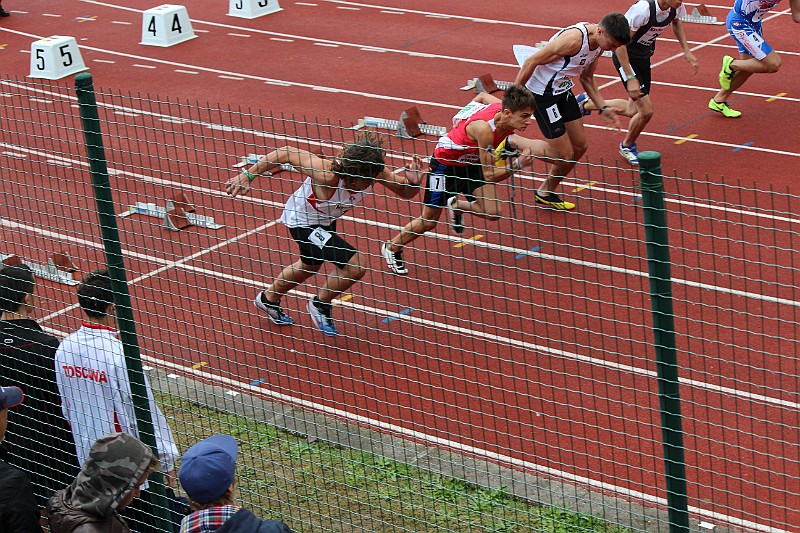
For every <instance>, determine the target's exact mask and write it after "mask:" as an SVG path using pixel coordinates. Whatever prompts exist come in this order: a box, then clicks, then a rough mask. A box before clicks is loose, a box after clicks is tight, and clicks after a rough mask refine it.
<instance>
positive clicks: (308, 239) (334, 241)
mask: <svg viewBox="0 0 800 533" xmlns="http://www.w3.org/2000/svg"><path fill="white" fill-rule="evenodd" d="M317 229H321V230H322V231H323V232H327V233H328V234H330V238H328V240H327V241H326V242H325V243H324V244H323V245H322V247H320V246H319V245H318V244H316V243H315V242H314V240H317V241H319V239H314V240H312V234H313V233H314V232H315V231H316V230H317ZM289 233H290V234H291V236H292V238H293V239H294V240H295V241H297V244H298V245H299V246H300V260H301V261H302V262H303V263H304V264H306V265H313V266H316V265H321V264H322V263H324V262H325V261H327V262H329V263H333V264H334V265H336V266H337V267H339V268H345V267H346V266H347V263H349V262H350V260H351V259H352V258H353V256H354V255H356V254H357V253H358V250H356V249H355V248H354V247H353V246H352V245H351V244H350V243H348V242H347V241H346V240H344V239H342V238H341V237H340V236H339V235H337V233H336V222H334V223H333V224H331V225H330V226H301V227H297V228H289ZM318 234H319V235H324V234H322V233H319V232H318ZM323 238H324V237H323Z"/></svg>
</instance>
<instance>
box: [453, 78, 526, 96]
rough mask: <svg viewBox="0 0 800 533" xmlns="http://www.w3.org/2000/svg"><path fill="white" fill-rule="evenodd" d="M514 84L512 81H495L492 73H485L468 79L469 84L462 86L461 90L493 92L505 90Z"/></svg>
mask: <svg viewBox="0 0 800 533" xmlns="http://www.w3.org/2000/svg"><path fill="white" fill-rule="evenodd" d="M513 84H514V83H513V82H510V81H494V79H493V78H492V75H491V74H484V75H483V76H478V77H477V78H473V79H471V80H468V81H467V84H466V85H465V86H463V87H461V90H462V91H469V90H474V91H475V92H476V93H493V92H495V91H505V90H506V89H508V88H509V86H511V85H513Z"/></svg>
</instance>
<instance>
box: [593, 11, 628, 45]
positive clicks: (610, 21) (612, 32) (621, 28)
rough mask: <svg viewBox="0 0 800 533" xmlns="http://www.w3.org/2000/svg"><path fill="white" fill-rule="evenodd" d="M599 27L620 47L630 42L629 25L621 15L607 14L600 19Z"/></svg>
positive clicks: (615, 13)
mask: <svg viewBox="0 0 800 533" xmlns="http://www.w3.org/2000/svg"><path fill="white" fill-rule="evenodd" d="M600 26H601V27H602V28H603V29H604V30H605V31H606V33H607V34H608V36H609V37H611V38H612V39H614V40H615V41H617V42H618V43H619V44H620V46H625V45H626V44H628V43H629V42H631V25H630V24H628V19H626V18H625V15H623V14H622V13H617V12H616V11H615V12H613V13H609V14H607V15H606V16H605V17H603V18H602V19H600Z"/></svg>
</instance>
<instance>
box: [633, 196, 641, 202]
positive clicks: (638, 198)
mask: <svg viewBox="0 0 800 533" xmlns="http://www.w3.org/2000/svg"><path fill="white" fill-rule="evenodd" d="M641 201H642V197H641V196H637V197H635V198H634V199H633V200H631V202H633V203H636V202H641Z"/></svg>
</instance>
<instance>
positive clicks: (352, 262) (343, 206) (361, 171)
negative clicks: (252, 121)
mask: <svg viewBox="0 0 800 533" xmlns="http://www.w3.org/2000/svg"><path fill="white" fill-rule="evenodd" d="M384 158H385V151H384V149H383V147H382V146H381V142H380V139H379V138H378V137H377V136H375V135H373V134H370V133H365V134H363V135H361V136H360V137H359V138H357V139H356V140H355V141H354V142H353V143H352V144H347V145H345V146H344V148H342V150H341V152H340V153H339V155H338V156H337V157H336V158H335V159H334V160H333V161H331V160H328V159H322V158H320V157H318V156H316V155H314V154H312V153H310V152H307V151H304V150H300V149H297V148H293V147H289V146H285V147H283V148H278V149H277V150H275V151H273V152H270V153H269V154H267V155H266V156H264V157H262V158H261V159H260V160H259V161H258V162H257V163H256V164H255V165H253V166H251V167H250V168H249V169H247V170H245V171H243V172H242V173H241V174H238V175H237V176H235V177H233V178H231V179H230V180H228V181H227V182H226V184H225V191H226V192H227V193H228V194H229V195H231V196H234V197H235V196H238V195H245V194H248V193H249V192H250V186H251V182H252V181H253V180H254V179H255V178H256V177H257V176H261V175H266V176H270V177H271V174H270V170H273V169H276V168H279V167H280V166H281V165H282V164H285V163H288V164H290V165H292V166H293V167H294V168H295V170H297V171H298V172H300V173H301V174H303V175H304V176H306V178H305V180H304V181H303V184H302V185H301V186H300V188H298V189H297V190H296V191H295V192H294V194H292V196H291V197H290V198H289V201H288V202H287V203H286V207H285V208H284V210H283V215H281V222H283V223H284V225H286V226H287V227H288V228H289V233H290V234H291V236H292V238H293V239H294V240H295V241H296V242H297V244H298V246H299V247H300V259H299V260H297V261H296V262H295V263H293V264H291V265H289V266H287V267H285V268H284V269H283V270H282V271H281V273H280V274H279V275H278V277H277V279H276V280H275V281H274V282H273V283H272V284H271V285H270V286H269V287H267V288H266V289H265V290H264V291H262V292H260V293H259V294H258V295H257V296H256V299H255V302H254V303H255V306H256V307H257V308H258V309H259V310H261V311H263V312H264V313H266V315H267V317H269V319H270V320H271V321H272V322H273V323H275V324H277V325H279V326H286V325H289V324H292V323H294V320H292V318H291V317H290V316H289V315H287V314H286V313H285V312H284V311H283V310H282V309H281V306H280V302H281V298H282V297H283V295H284V294H286V293H287V292H289V291H290V290H292V289H293V288H295V287H297V286H298V285H299V284H300V283H303V282H304V281H306V280H307V279H308V278H310V277H311V276H313V275H314V274H316V273H317V272H319V270H320V269H321V268H322V264H323V263H325V262H326V261H328V262H331V263H333V264H334V265H335V266H336V269H335V270H334V271H333V272H332V274H331V275H330V276H329V277H328V279H327V281H326V282H325V286H324V287H323V288H322V290H320V292H319V294H318V295H317V296H315V297H313V298H312V299H311V301H309V303H308V312H309V314H310V315H311V319H312V321H313V323H314V325H315V326H316V327H317V328H318V329H319V330H320V331H322V333H324V334H325V335H328V336H331V337H335V336H336V335H338V329H337V327H336V324H335V323H334V321H333V316H332V303H331V302H332V301H333V299H334V298H336V297H337V296H338V295H340V294H341V293H343V292H344V291H346V290H347V289H349V288H350V287H352V286H353V285H354V284H355V283H356V282H357V281H358V280H360V279H361V278H363V277H364V275H365V274H366V272H367V270H366V260H365V258H364V256H363V255H362V254H361V253H359V252H358V250H356V249H355V248H354V247H353V246H352V245H351V244H349V243H348V242H347V241H346V240H344V239H343V238H342V237H341V236H339V235H338V234H337V233H336V221H337V220H338V219H339V218H341V217H342V215H344V214H345V213H347V212H348V211H349V210H350V209H352V208H353V207H354V206H355V205H357V204H358V203H360V202H361V200H363V198H364V197H365V196H366V195H367V194H368V193H369V189H370V188H371V187H372V185H373V184H375V183H380V184H381V185H383V186H384V187H386V188H387V189H389V190H390V191H392V192H393V193H394V194H396V195H397V196H399V197H401V198H406V199H410V198H413V197H414V196H416V194H417V192H418V191H419V182H420V179H421V173H420V172H419V169H420V168H421V162H420V161H419V159H417V158H415V159H414V161H413V162H412V164H411V165H410V168H409V169H408V170H406V169H399V170H396V171H394V172H390V171H389V170H387V169H386V168H385V166H384ZM400 173H404V174H405V175H404V176H400Z"/></svg>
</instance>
